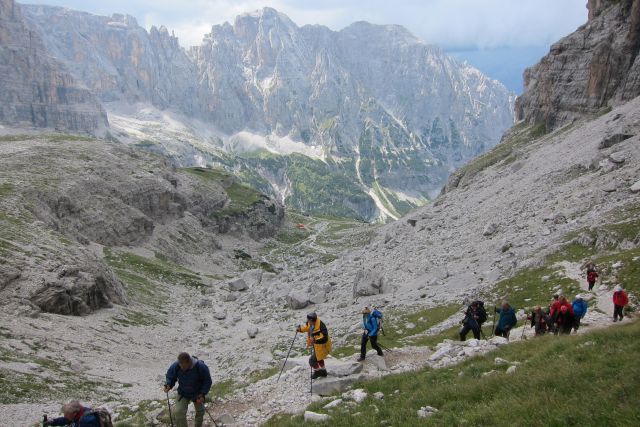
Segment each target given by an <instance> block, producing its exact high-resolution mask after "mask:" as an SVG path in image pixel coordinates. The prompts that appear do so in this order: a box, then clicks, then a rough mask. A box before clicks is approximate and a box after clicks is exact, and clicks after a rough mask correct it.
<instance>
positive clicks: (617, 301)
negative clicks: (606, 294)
mask: <svg viewBox="0 0 640 427" xmlns="http://www.w3.org/2000/svg"><path fill="white" fill-rule="evenodd" d="M613 291H614V292H613V321H614V322H617V321H618V317H620V321H622V317H623V314H622V311H623V309H624V306H625V305H627V304H629V297H628V296H627V294H626V293H625V292H624V291H623V290H622V286H620V285H617V286H616V287H615V288H613Z"/></svg>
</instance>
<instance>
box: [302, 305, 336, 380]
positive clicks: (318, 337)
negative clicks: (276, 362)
mask: <svg viewBox="0 0 640 427" xmlns="http://www.w3.org/2000/svg"><path fill="white" fill-rule="evenodd" d="M297 331H298V332H306V333H307V347H312V348H313V352H312V354H311V357H310V358H309V365H311V367H312V368H313V375H312V376H311V378H313V379H314V380H315V379H316V378H318V377H326V376H327V370H326V369H325V367H324V359H325V358H326V357H327V356H328V355H329V353H330V352H331V339H330V338H329V332H328V331H327V326H326V325H325V324H324V322H322V321H321V320H320V319H318V315H317V314H316V313H309V314H307V323H306V324H304V325H303V326H298V329H297Z"/></svg>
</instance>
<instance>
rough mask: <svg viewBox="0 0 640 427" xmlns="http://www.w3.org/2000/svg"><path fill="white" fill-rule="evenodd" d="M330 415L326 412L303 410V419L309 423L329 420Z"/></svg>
mask: <svg viewBox="0 0 640 427" xmlns="http://www.w3.org/2000/svg"><path fill="white" fill-rule="evenodd" d="M330 419H331V417H329V415H327V414H318V413H317V412H311V411H304V421H305V422H311V423H323V422H326V421H329V420H330Z"/></svg>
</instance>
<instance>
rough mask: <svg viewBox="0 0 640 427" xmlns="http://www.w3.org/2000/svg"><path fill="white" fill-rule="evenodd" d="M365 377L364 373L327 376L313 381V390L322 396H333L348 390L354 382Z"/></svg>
mask: <svg viewBox="0 0 640 427" xmlns="http://www.w3.org/2000/svg"><path fill="white" fill-rule="evenodd" d="M362 379H364V377H363V376H362V375H351V376H349V377H327V378H321V379H318V380H315V381H314V382H313V392H314V393H315V394H318V395H320V396H332V395H334V394H338V393H342V392H343V391H345V390H347V389H348V388H349V387H350V386H351V385H352V384H354V383H355V382H357V381H361V380H362Z"/></svg>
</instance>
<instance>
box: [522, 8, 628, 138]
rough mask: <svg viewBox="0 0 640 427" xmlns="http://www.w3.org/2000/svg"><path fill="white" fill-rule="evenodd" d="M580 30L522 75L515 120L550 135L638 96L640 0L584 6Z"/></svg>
mask: <svg viewBox="0 0 640 427" xmlns="http://www.w3.org/2000/svg"><path fill="white" fill-rule="evenodd" d="M588 7H589V20H588V22H587V24H586V25H584V26H582V27H580V28H578V30H577V31H576V32H574V33H572V34H570V35H569V36H567V37H565V38H563V39H562V40H560V41H559V42H557V43H555V44H553V45H552V46H551V50H550V52H549V54H547V56H545V57H544V58H542V60H541V61H540V62H539V63H538V64H537V65H535V66H533V67H531V68H528V69H527V70H526V71H525V74H524V85H525V91H524V93H523V94H522V95H521V96H519V97H518V99H517V101H516V115H517V117H518V119H521V120H525V122H527V123H530V124H541V126H543V128H544V129H546V130H547V131H550V130H553V129H555V128H558V127H560V126H563V125H564V124H567V123H569V122H571V121H572V120H574V119H576V118H580V117H582V116H585V115H593V114H596V113H597V112H598V111H600V110H601V109H603V108H606V107H607V106H610V105H611V104H617V103H620V102H625V101H629V100H631V99H633V98H635V97H636V96H638V95H640V55H638V45H639V43H640V24H639V23H640V0H624V1H617V0H589V2H588Z"/></svg>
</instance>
